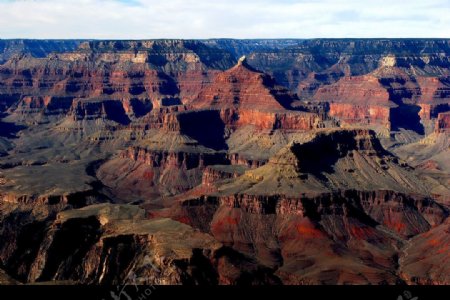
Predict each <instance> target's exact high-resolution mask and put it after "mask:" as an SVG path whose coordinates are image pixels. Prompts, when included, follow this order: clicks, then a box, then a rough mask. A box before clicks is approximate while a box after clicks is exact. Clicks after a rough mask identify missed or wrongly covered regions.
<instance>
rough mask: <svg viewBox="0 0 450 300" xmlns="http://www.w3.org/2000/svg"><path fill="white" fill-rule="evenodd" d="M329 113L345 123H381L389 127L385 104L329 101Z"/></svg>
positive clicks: (387, 111)
mask: <svg viewBox="0 0 450 300" xmlns="http://www.w3.org/2000/svg"><path fill="white" fill-rule="evenodd" d="M329 114H330V116H333V117H337V118H339V120H341V122H343V123H345V124H361V123H363V124H368V125H369V124H381V125H384V126H385V127H387V128H390V122H389V121H390V120H389V118H390V107H386V106H378V105H357V104H351V103H330V111H329Z"/></svg>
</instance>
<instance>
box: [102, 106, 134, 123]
mask: <svg viewBox="0 0 450 300" xmlns="http://www.w3.org/2000/svg"><path fill="white" fill-rule="evenodd" d="M105 111H106V114H107V116H108V119H110V120H112V121H115V122H117V123H119V124H122V125H128V124H130V122H131V120H130V118H128V116H127V114H126V112H125V109H124V108H123V105H122V103H120V102H119V101H105Z"/></svg>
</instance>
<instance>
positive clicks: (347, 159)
mask: <svg viewBox="0 0 450 300" xmlns="http://www.w3.org/2000/svg"><path fill="white" fill-rule="evenodd" d="M46 43H47V42H45V41H42V42H40V41H7V42H6V44H7V46H4V45H6V44H5V43H4V42H3V41H0V63H1V65H0V212H1V213H0V282H16V281H17V282H21V283H28V282H41V283H42V282H50V283H55V282H62V283H83V284H123V283H126V282H127V280H128V279H129V278H130V276H132V278H136V279H137V280H138V281H139V283H142V284H264V285H265V284H399V283H408V284H448V282H449V278H448V276H446V274H447V273H448V272H447V269H448V264H446V263H445V262H446V261H445V255H446V252H445V250H446V246H447V244H448V241H447V239H446V236H447V235H446V233H447V232H448V225H449V224H448V213H449V210H448V205H449V201H448V199H450V190H449V188H448V180H449V168H450V165H449V161H448V153H449V143H450V142H449V138H448V136H449V131H448V128H450V120H449V118H448V115H449V109H450V102H449V95H450V94H449V80H448V77H449V76H450V73H449V66H450V62H449V59H448V54H449V47H448V46H449V43H448V40H425V39H424V40H420V39H417V40H381V39H372V40H359V39H356V40H353V39H349V40H326V39H325V40H282V41H281V40H205V41H189V40H143V41H82V42H79V41H72V42H71V41H67V43H65V42H61V43H60V44H58V43H59V42H58V41H54V42H48V43H47V44H46ZM74 45H76V47H75V46H74ZM2 47H3V48H2ZM58 47H59V48H58ZM2 51H3V52H2ZM243 54H244V55H246V58H241V59H239V60H238V59H237V58H238V57H240V56H241V55H243ZM2 55H3V56H2ZM2 57H3V58H2ZM319 250H320V251H319ZM423 253H426V254H427V255H426V257H425V258H424V257H423Z"/></svg>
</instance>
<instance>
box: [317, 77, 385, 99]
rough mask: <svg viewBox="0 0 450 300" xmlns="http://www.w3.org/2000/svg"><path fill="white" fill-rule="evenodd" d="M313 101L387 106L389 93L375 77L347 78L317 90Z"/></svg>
mask: <svg viewBox="0 0 450 300" xmlns="http://www.w3.org/2000/svg"><path fill="white" fill-rule="evenodd" d="M314 99H316V100H318V101H328V102H343V103H354V104H357V105H388V104H389V93H388V91H387V90H386V89H385V88H384V87H383V85H381V83H380V82H379V80H378V78H377V77H375V76H372V75H363V76H347V77H343V78H342V79H340V80H339V81H338V82H336V83H334V84H331V85H329V86H324V87H321V88H319V89H318V90H317V92H316V94H315V95H314Z"/></svg>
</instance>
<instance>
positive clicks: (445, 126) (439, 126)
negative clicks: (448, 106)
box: [435, 112, 450, 133]
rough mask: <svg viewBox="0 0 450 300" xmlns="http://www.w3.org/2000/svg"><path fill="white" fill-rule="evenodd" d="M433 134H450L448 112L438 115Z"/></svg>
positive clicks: (449, 115) (449, 114)
mask: <svg viewBox="0 0 450 300" xmlns="http://www.w3.org/2000/svg"><path fill="white" fill-rule="evenodd" d="M435 132H436V133H441V132H450V112H446V113H439V115H438V117H437V120H436V127H435Z"/></svg>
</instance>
